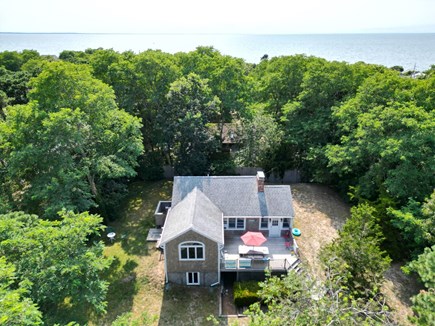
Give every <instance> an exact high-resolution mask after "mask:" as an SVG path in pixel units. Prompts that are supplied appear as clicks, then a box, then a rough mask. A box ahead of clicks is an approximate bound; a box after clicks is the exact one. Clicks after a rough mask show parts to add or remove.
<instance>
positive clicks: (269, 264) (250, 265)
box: [221, 257, 292, 271]
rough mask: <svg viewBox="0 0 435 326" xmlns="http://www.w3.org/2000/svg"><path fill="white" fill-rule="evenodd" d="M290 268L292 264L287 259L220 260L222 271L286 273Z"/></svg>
mask: <svg viewBox="0 0 435 326" xmlns="http://www.w3.org/2000/svg"><path fill="white" fill-rule="evenodd" d="M291 266H292V262H291V261H289V260H288V259H287V258H280V259H272V258H269V257H265V258H264V259H249V258H234V259H222V261H221V270H222V271H232V270H234V271H264V270H265V269H269V270H270V271H286V270H288V269H289V268H290V267H291Z"/></svg>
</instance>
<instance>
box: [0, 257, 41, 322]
mask: <svg viewBox="0 0 435 326" xmlns="http://www.w3.org/2000/svg"><path fill="white" fill-rule="evenodd" d="M30 286H31V283H30V282H29V281H28V280H23V281H19V280H17V277H16V273H15V267H14V265H12V264H11V263H8V262H7V261H6V258H5V257H0V324H1V325H4V324H5V325H11V326H12V325H17V326H20V325H41V324H42V319H41V312H40V311H39V310H38V307H37V306H36V305H35V304H34V303H33V302H32V300H31V299H29V298H28V297H27V294H28V292H29V290H28V288H29V287H30Z"/></svg>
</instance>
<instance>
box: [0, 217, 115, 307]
mask: <svg viewBox="0 0 435 326" xmlns="http://www.w3.org/2000/svg"><path fill="white" fill-rule="evenodd" d="M59 216H60V218H61V219H60V220H59V221H47V220H42V219H39V218H38V217H37V216H35V215H28V214H25V213H22V212H14V213H9V214H5V215H0V254H1V255H2V256H5V257H6V259H7V260H8V261H9V262H11V263H13V264H14V265H15V266H16V277H17V280H18V283H19V282H23V281H26V282H27V281H29V282H30V283H29V282H27V284H28V285H29V292H28V294H29V296H30V298H31V299H32V300H33V301H34V302H35V303H37V304H38V305H39V306H40V307H41V310H42V311H43V312H44V314H45V313H47V314H50V312H53V311H55V310H56V309H57V308H58V307H60V306H61V305H63V304H64V303H65V300H68V302H69V304H70V305H71V306H84V307H91V308H92V309H94V310H95V311H97V312H104V311H105V307H106V302H105V296H106V292H107V283H106V282H105V281H103V280H102V279H101V277H100V275H101V272H102V271H104V270H105V269H107V268H108V266H109V264H110V261H109V259H107V258H105V257H104V256H103V244H102V243H101V242H95V241H92V238H93V237H95V236H97V235H99V233H100V232H101V231H102V230H103V226H102V225H101V222H102V218H101V217H99V216H98V215H91V214H88V213H82V214H74V213H72V212H66V211H63V212H61V213H60V215H59Z"/></svg>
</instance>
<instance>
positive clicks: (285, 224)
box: [282, 218, 290, 229]
mask: <svg viewBox="0 0 435 326" xmlns="http://www.w3.org/2000/svg"><path fill="white" fill-rule="evenodd" d="M282 227H283V228H286V229H288V228H289V227H290V219H289V218H284V219H282Z"/></svg>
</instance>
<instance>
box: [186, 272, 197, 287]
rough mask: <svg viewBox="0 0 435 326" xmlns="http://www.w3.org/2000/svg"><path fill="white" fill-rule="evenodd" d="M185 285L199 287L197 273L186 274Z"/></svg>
mask: <svg viewBox="0 0 435 326" xmlns="http://www.w3.org/2000/svg"><path fill="white" fill-rule="evenodd" d="M186 284H187V285H199V284H200V281H199V272H187V273H186Z"/></svg>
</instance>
